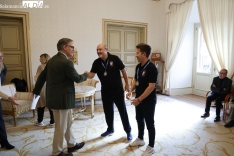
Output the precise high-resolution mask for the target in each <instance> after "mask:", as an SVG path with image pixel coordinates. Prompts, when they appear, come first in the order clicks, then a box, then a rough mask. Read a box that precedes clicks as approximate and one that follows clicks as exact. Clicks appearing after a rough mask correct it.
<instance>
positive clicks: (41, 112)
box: [37, 107, 54, 124]
mask: <svg viewBox="0 0 234 156" xmlns="http://www.w3.org/2000/svg"><path fill="white" fill-rule="evenodd" d="M44 111H45V107H38V108H37V122H39V123H40V122H42V121H43V117H44ZM49 112H50V124H53V123H54V114H53V111H52V110H51V109H49Z"/></svg>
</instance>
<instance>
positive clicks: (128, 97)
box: [126, 92, 132, 100]
mask: <svg viewBox="0 0 234 156" xmlns="http://www.w3.org/2000/svg"><path fill="white" fill-rule="evenodd" d="M126 98H127V99H128V100H131V98H132V92H128V93H127V94H126Z"/></svg>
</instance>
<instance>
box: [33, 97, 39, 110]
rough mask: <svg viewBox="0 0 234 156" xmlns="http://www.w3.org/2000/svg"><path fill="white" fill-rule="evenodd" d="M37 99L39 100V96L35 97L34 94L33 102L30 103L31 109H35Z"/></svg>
mask: <svg viewBox="0 0 234 156" xmlns="http://www.w3.org/2000/svg"><path fill="white" fill-rule="evenodd" d="M39 98H40V96H39V95H37V97H36V95H35V94H34V95H33V101H32V104H31V109H35V108H36V105H37V102H38V100H39Z"/></svg>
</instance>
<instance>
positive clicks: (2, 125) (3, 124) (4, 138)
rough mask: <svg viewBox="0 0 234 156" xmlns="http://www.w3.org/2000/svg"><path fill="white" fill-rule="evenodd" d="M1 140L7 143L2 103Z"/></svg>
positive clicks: (0, 109)
mask: <svg viewBox="0 0 234 156" xmlns="http://www.w3.org/2000/svg"><path fill="white" fill-rule="evenodd" d="M0 140H1V141H2V140H3V141H7V134H6V127H5V122H4V120H3V117H2V104H1V102H0Z"/></svg>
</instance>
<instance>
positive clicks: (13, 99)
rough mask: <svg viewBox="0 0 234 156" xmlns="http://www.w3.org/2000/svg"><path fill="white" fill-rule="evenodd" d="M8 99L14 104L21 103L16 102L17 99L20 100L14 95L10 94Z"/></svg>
mask: <svg viewBox="0 0 234 156" xmlns="http://www.w3.org/2000/svg"><path fill="white" fill-rule="evenodd" d="M8 100H9V101H11V102H12V103H13V104H14V105H16V106H18V105H19V104H18V103H16V101H18V99H17V98H15V97H13V96H9V97H8Z"/></svg>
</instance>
